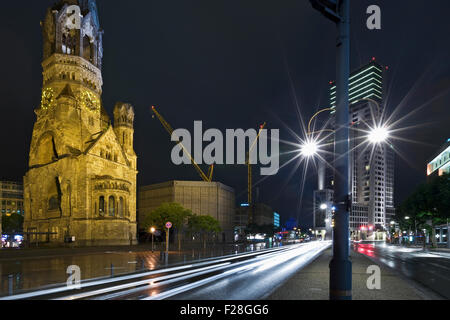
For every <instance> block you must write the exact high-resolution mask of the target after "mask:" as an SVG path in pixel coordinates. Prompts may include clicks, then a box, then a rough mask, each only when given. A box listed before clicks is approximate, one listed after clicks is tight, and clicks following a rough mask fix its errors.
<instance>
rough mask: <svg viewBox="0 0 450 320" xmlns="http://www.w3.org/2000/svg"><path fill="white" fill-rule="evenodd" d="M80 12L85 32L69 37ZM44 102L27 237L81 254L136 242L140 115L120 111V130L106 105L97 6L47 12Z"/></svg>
mask: <svg viewBox="0 0 450 320" xmlns="http://www.w3.org/2000/svg"><path fill="white" fill-rule="evenodd" d="M70 5H77V6H78V7H79V8H80V12H81V28H80V29H68V28H67V22H66V21H67V19H68V10H67V8H68V6H70ZM41 25H42V28H43V35H44V61H43V63H42V67H43V88H42V101H41V105H40V107H39V108H38V109H36V110H35V113H36V115H37V120H36V122H35V125H34V129H33V136H32V141H31V146H30V154H29V171H28V172H27V174H26V176H25V177H24V200H25V222H24V231H25V232H31V233H36V232H37V233H48V234H41V235H30V237H29V240H30V241H33V242H34V241H39V242H43V243H49V244H51V245H58V244H62V243H64V241H65V240H67V239H72V238H73V237H74V239H75V242H74V245H75V246H93V245H127V244H128V245H129V244H135V243H136V242H137V241H136V231H137V227H136V176H137V157H136V154H135V152H134V150H133V135H134V129H133V123H134V111H133V107H132V106H131V105H129V104H126V103H121V102H119V103H117V104H116V106H115V108H114V127H113V126H112V124H111V121H110V119H109V116H108V114H107V112H106V111H105V109H104V107H103V105H102V102H101V94H102V84H103V81H102V73H101V65H102V62H101V61H102V57H103V50H102V31H101V29H100V26H99V22H98V15H97V9H96V4H95V1H92V0H89V1H81V0H80V1H76V0H71V1H59V2H58V3H57V4H56V5H55V6H54V7H53V8H49V9H48V10H47V15H46V18H45V21H44V22H43V23H42V24H41Z"/></svg>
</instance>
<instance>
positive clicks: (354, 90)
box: [330, 58, 395, 239]
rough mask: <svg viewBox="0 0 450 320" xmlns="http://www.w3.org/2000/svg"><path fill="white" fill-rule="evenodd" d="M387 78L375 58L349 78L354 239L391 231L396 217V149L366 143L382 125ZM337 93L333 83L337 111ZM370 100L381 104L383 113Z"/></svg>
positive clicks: (351, 217)
mask: <svg viewBox="0 0 450 320" xmlns="http://www.w3.org/2000/svg"><path fill="white" fill-rule="evenodd" d="M385 77H386V68H385V67H383V66H382V65H381V64H379V63H378V62H377V61H376V60H375V58H373V59H372V61H371V62H370V63H369V64H367V65H364V66H362V67H361V68H359V69H358V70H356V71H355V72H353V73H352V74H351V76H350V83H349V86H350V88H349V100H350V121H351V128H350V150H351V152H350V173H351V180H350V187H351V195H352V198H351V199H352V207H351V211H350V230H351V233H352V237H353V238H357V239H360V238H365V237H370V234H368V233H367V232H366V231H371V230H388V228H389V223H390V221H391V219H392V217H393V216H394V215H395V207H394V165H395V163H394V161H395V157H394V149H393V146H391V145H387V144H379V145H376V146H374V147H372V146H370V147H367V143H368V142H366V141H365V140H366V139H367V138H366V136H367V133H366V132H367V130H368V129H369V126H375V125H374V124H375V123H376V124H378V123H380V120H381V117H382V115H383V112H384V110H383V99H384V92H385ZM337 85H339V84H337ZM336 89H337V86H336V83H334V82H332V83H331V88H330V104H331V106H332V107H336ZM367 99H370V100H372V101H375V102H376V103H378V104H379V107H380V109H378V108H377V105H376V104H375V103H373V102H372V103H371V102H369V101H368V100H367ZM334 113H335V111H332V114H334ZM333 184H334V183H333V181H332V183H331V185H333ZM369 233H370V232H369Z"/></svg>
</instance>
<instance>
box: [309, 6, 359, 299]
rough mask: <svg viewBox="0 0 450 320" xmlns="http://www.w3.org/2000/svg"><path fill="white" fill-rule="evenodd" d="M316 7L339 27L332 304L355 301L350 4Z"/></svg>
mask: <svg viewBox="0 0 450 320" xmlns="http://www.w3.org/2000/svg"><path fill="white" fill-rule="evenodd" d="M310 2H311V4H312V5H313V7H314V8H315V9H317V10H319V11H320V12H321V13H322V14H323V15H325V16H326V17H327V18H328V19H330V20H331V21H333V22H334V23H336V25H337V29H338V39H337V77H336V85H337V104H336V133H335V141H336V142H335V146H336V147H335V148H336V149H335V153H336V159H335V170H336V171H335V172H336V175H335V176H336V177H335V185H334V197H335V202H336V205H335V206H336V214H335V227H334V237H333V258H332V260H331V262H330V300H351V299H352V263H351V262H350V260H349V243H350V241H349V210H350V207H351V205H350V190H349V177H350V176H349V165H350V162H349V156H348V152H349V78H350V0H339V1H338V0H310Z"/></svg>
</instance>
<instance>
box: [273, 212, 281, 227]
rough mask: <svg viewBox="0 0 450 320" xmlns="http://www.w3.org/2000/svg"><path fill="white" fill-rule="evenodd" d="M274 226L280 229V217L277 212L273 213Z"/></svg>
mask: <svg viewBox="0 0 450 320" xmlns="http://www.w3.org/2000/svg"><path fill="white" fill-rule="evenodd" d="M273 226H274V227H275V228H279V227H280V215H279V214H278V213H276V212H274V213H273Z"/></svg>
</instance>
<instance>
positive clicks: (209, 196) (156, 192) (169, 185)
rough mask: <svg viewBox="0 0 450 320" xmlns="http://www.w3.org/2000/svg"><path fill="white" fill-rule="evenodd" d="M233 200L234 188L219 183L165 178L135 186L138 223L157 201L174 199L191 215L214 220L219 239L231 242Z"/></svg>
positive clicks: (171, 200)
mask: <svg viewBox="0 0 450 320" xmlns="http://www.w3.org/2000/svg"><path fill="white" fill-rule="evenodd" d="M235 201H236V200H235V192H234V189H233V188H230V187H228V186H226V185H224V184H222V183H219V182H203V181H169V182H164V183H159V184H154V185H149V186H145V187H141V188H140V189H139V193H138V223H139V225H140V224H142V222H143V221H144V219H145V216H146V215H147V214H149V213H151V212H152V211H153V210H155V209H156V208H158V207H159V206H160V205H161V204H163V203H171V202H175V203H179V204H181V205H182V206H183V207H184V208H186V209H189V210H191V211H192V212H193V213H194V214H197V215H209V216H211V217H213V218H215V219H217V220H218V221H219V224H220V227H221V228H222V233H223V234H222V240H224V241H233V218H234V216H235V206H236V204H235ZM139 228H140V229H141V227H139ZM141 231H145V230H141Z"/></svg>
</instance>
